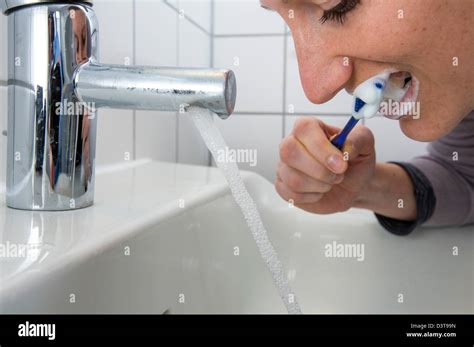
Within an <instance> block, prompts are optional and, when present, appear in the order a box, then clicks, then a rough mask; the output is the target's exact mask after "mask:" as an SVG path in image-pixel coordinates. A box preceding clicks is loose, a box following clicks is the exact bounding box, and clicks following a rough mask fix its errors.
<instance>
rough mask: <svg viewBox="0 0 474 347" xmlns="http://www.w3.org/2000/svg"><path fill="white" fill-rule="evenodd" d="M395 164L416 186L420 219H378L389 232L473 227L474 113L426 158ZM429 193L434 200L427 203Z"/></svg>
mask: <svg viewBox="0 0 474 347" xmlns="http://www.w3.org/2000/svg"><path fill="white" fill-rule="evenodd" d="M396 164H398V165H400V166H402V167H403V168H404V169H405V170H406V171H407V172H408V174H409V175H410V177H411V178H412V180H413V182H414V185H415V196H416V197H417V200H416V201H417V209H418V217H417V220H416V221H413V222H402V221H396V220H393V219H390V218H387V217H383V216H377V218H378V220H379V222H380V223H381V224H382V225H383V226H384V227H385V228H386V229H387V230H389V231H391V232H394V233H398V234H401V235H403V234H408V233H410V232H411V231H413V230H414V229H415V228H416V227H417V226H418V225H426V226H434V227H443V226H463V225H468V224H472V223H474V112H471V113H470V114H469V115H468V116H467V117H466V118H464V119H463V121H462V122H461V123H460V124H459V125H458V126H457V127H456V128H455V129H454V130H453V131H452V132H451V133H450V134H448V135H447V136H445V137H443V138H441V139H439V140H438V141H435V142H433V143H431V144H430V145H429V146H428V154H427V155H424V156H420V157H417V158H414V159H413V160H411V161H410V162H409V163H396ZM413 168H414V169H415V170H413ZM420 173H421V175H420ZM430 187H431V188H430ZM430 189H431V190H432V192H433V197H432V198H431V199H428V200H427V199H426V196H425V198H423V197H422V196H421V195H423V194H428V195H430V192H429V191H430ZM417 191H418V192H417ZM423 192H424V193H423ZM418 195H420V196H418ZM430 213H431V214H430ZM429 214H430V215H429ZM428 215H429V216H428ZM426 217H428V218H426ZM425 219H426V220H425Z"/></svg>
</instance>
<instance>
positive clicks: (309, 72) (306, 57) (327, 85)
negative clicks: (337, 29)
mask: <svg viewBox="0 0 474 347" xmlns="http://www.w3.org/2000/svg"><path fill="white" fill-rule="evenodd" d="M318 26H319V23H314V18H313V21H312V22H311V23H305V21H301V22H300V23H298V24H296V25H295V26H294V27H293V28H292V35H293V40H294V44H295V49H296V55H297V58H298V65H299V72H300V78H301V83H302V86H303V89H304V92H305V94H306V97H307V98H308V99H309V100H310V101H311V102H313V103H315V104H321V103H324V102H326V101H328V100H330V99H331V98H332V97H334V95H336V94H337V93H338V92H339V91H340V90H341V89H343V88H344V87H345V85H346V84H347V83H348V81H349V80H350V79H351V75H352V70H353V62H352V60H351V59H350V58H349V57H346V56H343V55H341V54H340V52H338V51H337V48H338V47H340V46H341V44H340V43H338V42H336V41H335V38H334V39H331V37H330V36H329V35H322V33H321V32H320V30H318Z"/></svg>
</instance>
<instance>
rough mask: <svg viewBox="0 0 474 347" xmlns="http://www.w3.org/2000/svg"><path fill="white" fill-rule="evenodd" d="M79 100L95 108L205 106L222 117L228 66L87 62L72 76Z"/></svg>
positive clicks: (230, 94)
mask: <svg viewBox="0 0 474 347" xmlns="http://www.w3.org/2000/svg"><path fill="white" fill-rule="evenodd" d="M74 85H75V93H76V96H77V97H78V99H79V101H81V102H84V103H88V104H89V103H92V104H94V105H95V107H96V108H100V107H109V108H120V109H138V110H158V111H177V112H178V111H181V112H184V111H186V109H187V108H188V107H190V106H200V107H204V108H207V109H209V110H211V111H213V112H215V113H216V114H218V115H219V116H220V117H221V118H223V119H225V118H227V117H229V116H230V114H232V112H233V111H234V105H235V100H236V90H237V88H236V82H235V76H234V73H233V72H232V71H231V70H219V69H190V68H188V69H182V68H171V67H145V66H121V65H105V64H98V63H87V64H84V65H82V66H80V67H79V68H78V71H77V73H76V76H75V78H74Z"/></svg>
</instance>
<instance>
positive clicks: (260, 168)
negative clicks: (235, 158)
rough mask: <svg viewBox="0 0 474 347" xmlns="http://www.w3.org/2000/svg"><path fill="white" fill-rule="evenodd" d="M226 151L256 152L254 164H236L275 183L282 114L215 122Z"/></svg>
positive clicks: (240, 117) (217, 120)
mask: <svg viewBox="0 0 474 347" xmlns="http://www.w3.org/2000/svg"><path fill="white" fill-rule="evenodd" d="M215 122H216V125H217V126H218V128H219V129H220V131H221V132H222V136H223V137H224V139H225V140H226V142H227V146H228V147H229V149H246V150H247V149H249V150H256V152H257V165H256V166H254V167H252V166H250V164H249V163H239V167H240V168H241V169H242V170H249V171H254V172H257V173H260V174H261V175H263V176H265V177H266V178H268V179H269V180H270V181H272V182H273V181H274V179H275V174H276V165H277V162H278V158H279V143H280V141H281V138H282V116H281V115H265V116H261V117H259V116H254V115H249V116H247V115H245V116H243V115H234V116H231V117H230V118H228V119H227V120H220V119H216V120H215Z"/></svg>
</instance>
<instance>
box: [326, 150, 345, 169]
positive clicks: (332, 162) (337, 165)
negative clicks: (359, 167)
mask: <svg viewBox="0 0 474 347" xmlns="http://www.w3.org/2000/svg"><path fill="white" fill-rule="evenodd" d="M344 165H345V163H344V160H343V159H342V158H341V157H340V156H338V155H334V154H333V155H331V156H330V157H329V158H328V166H329V168H330V169H331V170H333V171H334V172H341V171H342V170H343V169H344Z"/></svg>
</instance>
